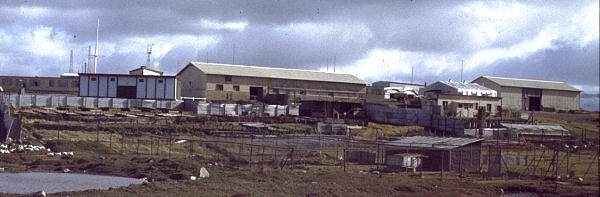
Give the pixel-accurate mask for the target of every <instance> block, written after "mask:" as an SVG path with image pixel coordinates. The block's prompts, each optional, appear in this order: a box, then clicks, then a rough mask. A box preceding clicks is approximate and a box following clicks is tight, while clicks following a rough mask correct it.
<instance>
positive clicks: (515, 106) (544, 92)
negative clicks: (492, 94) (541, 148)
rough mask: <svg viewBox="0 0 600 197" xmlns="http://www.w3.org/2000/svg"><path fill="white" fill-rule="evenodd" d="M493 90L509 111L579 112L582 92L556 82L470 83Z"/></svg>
mask: <svg viewBox="0 0 600 197" xmlns="http://www.w3.org/2000/svg"><path fill="white" fill-rule="evenodd" d="M473 83H477V84H480V85H482V86H485V87H488V88H490V89H493V90H496V91H497V92H498V96H499V97H502V108H503V109H510V110H527V111H541V110H579V109H580V94H581V90H579V89H577V88H575V87H573V86H571V85H569V84H567V83H564V82H558V81H542V80H531V79H515V78H504V77H491V76H481V77H478V78H477V79H475V80H473Z"/></svg>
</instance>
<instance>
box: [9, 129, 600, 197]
mask: <svg viewBox="0 0 600 197" xmlns="http://www.w3.org/2000/svg"><path fill="white" fill-rule="evenodd" d="M44 121H45V120H43V119H35V120H30V121H27V122H28V124H29V125H26V132H25V133H24V139H25V140H24V143H30V144H39V145H44V146H45V147H47V148H50V149H51V150H52V151H53V152H61V151H74V153H75V154H74V156H48V155H47V154H46V153H45V152H39V153H37V152H36V153H31V152H25V153H14V154H6V155H0V166H1V167H4V168H5V170H6V171H8V172H23V171H51V172H63V171H64V170H65V169H68V170H69V171H71V173H88V174H100V175H114V176H124V177H133V178H147V179H148V181H149V182H148V183H145V184H142V185H133V186H129V187H123V188H113V189H109V190H88V191H80V192H63V193H56V194H50V196H501V195H503V194H510V195H515V196H518V195H524V194H523V192H524V193H525V194H526V195H530V196H598V195H599V192H598V190H599V188H598V184H597V181H593V182H589V181H586V182H585V183H578V182H577V181H558V182H557V181H552V180H542V179H540V178H535V177H521V178H516V177H497V178H494V179H491V178H489V177H484V176H482V175H479V174H463V175H459V174H453V173H447V172H445V173H444V174H443V180H442V176H441V175H440V173H439V172H424V173H406V172H402V173H378V172H372V171H373V169H374V168H375V167H374V166H372V165H356V164H348V165H347V168H346V170H345V171H344V168H343V167H342V166H341V165H339V163H337V164H335V162H332V164H328V165H313V164H305V165H297V166H296V168H294V169H290V166H289V165H288V166H284V168H281V166H280V165H279V164H275V163H257V162H254V163H252V162H250V163H248V162H239V161H238V160H239V159H240V158H235V157H234V156H235V153H236V152H237V148H232V149H231V148H230V149H227V148H215V147H213V146H202V147H203V149H202V150H201V149H200V148H197V149H194V152H193V154H192V153H189V152H187V151H188V150H187V149H186V148H185V147H186V146H185V143H183V144H181V145H180V146H179V147H178V148H174V149H173V150H172V152H173V153H172V154H166V145H165V144H164V142H161V143H163V145H162V146H161V147H160V148H156V147H153V146H155V145H153V144H148V143H142V144H141V145H138V146H139V147H135V146H132V145H128V146H126V147H125V151H123V149H121V148H120V146H119V141H118V139H119V138H118V136H119V132H122V131H120V130H119V129H112V127H116V128H120V129H123V128H122V127H121V126H114V125H113V126H111V124H107V125H102V126H103V127H106V128H111V129H107V130H108V131H111V132H115V133H117V134H116V135H114V136H113V134H108V133H107V132H106V131H104V132H103V133H102V134H98V132H95V130H94V129H95V128H98V127H97V125H96V126H94V125H86V124H85V123H84V122H78V121H74V122H73V123H68V122H66V121H61V122H56V123H52V122H44ZM574 121H575V120H573V122H574ZM588 123H589V121H588ZM53 124H56V125H57V126H56V127H55V126H52V125H53ZM64 124H71V125H72V126H70V127H69V128H68V129H69V130H64V131H61V134H60V136H61V137H60V139H61V140H60V141H58V140H57V139H58V138H57V136H55V135H56V134H57V133H58V131H59V130H57V129H58V127H61V128H62V127H64ZM186 124H188V123H186ZM190 124H191V123H190ZM376 126H379V127H383V126H384V125H376ZM142 127H144V128H148V129H140V128H138V129H136V132H125V133H127V135H129V137H131V139H132V140H133V139H135V136H137V137H139V136H148V135H160V134H165V133H161V129H160V128H159V129H150V128H152V127H153V125H152V124H142ZM178 127H181V128H180V130H179V131H185V132H184V133H185V134H186V135H190V136H192V137H198V138H202V137H204V138H206V137H207V136H204V135H212V134H211V133H207V132H194V131H195V129H197V128H198V126H197V125H195V126H194V125H190V126H189V127H190V128H188V127H187V126H186V125H185V124H179V125H178ZM227 127H228V126H227ZM294 127H295V128H296V126H294ZM385 127H387V126H385ZM231 128H234V127H231ZM392 130H395V129H393V128H392ZM398 131H400V130H398ZM172 132H173V131H169V132H168V134H169V135H171V134H173V133H172ZM403 132H405V131H403ZM113 137H114V138H113ZM96 138H99V139H100V140H101V141H104V142H102V143H97V142H96V141H95V140H96ZM107 139H117V140H115V141H114V142H110V144H109V143H108V142H107V141H106V140H107ZM138 140H139V138H138ZM146 140H147V139H146ZM292 142H293V141H292ZM153 148H155V149H154V151H155V152H153V151H152V150H153ZM136 149H139V151H138V150H136ZM157 150H158V151H157ZM232 150H233V151H234V153H233V154H232V153H230V152H231V151H232ZM227 151H230V152H227ZM137 152H139V153H137ZM157 152H158V153H157ZM332 154H333V153H332ZM333 156H335V155H333ZM333 159H335V157H333ZM202 167H205V168H207V170H208V171H209V172H210V177H208V178H204V179H199V180H195V181H192V180H189V177H190V176H193V175H197V174H198V173H199V170H200V168H202ZM594 167H595V166H594ZM0 196H27V195H13V194H11V195H9V194H0Z"/></svg>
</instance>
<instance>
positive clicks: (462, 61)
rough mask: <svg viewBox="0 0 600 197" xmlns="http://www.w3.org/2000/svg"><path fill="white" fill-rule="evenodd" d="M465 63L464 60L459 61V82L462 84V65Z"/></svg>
mask: <svg viewBox="0 0 600 197" xmlns="http://www.w3.org/2000/svg"><path fill="white" fill-rule="evenodd" d="M464 63H465V60H461V61H460V82H461V83H462V82H463V66H464V65H463V64H464Z"/></svg>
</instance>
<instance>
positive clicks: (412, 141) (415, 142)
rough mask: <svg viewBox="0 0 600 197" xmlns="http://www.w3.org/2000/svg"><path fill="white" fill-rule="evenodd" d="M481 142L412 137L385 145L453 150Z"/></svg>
mask: <svg viewBox="0 0 600 197" xmlns="http://www.w3.org/2000/svg"><path fill="white" fill-rule="evenodd" d="M482 140H483V139H477V138H459V137H431V136H412V137H402V138H399V139H398V140H395V141H391V142H388V143H386V145H390V146H399V147H409V148H427V149H454V148H458V147H462V146H466V145H469V144H472V143H475V142H479V141H482Z"/></svg>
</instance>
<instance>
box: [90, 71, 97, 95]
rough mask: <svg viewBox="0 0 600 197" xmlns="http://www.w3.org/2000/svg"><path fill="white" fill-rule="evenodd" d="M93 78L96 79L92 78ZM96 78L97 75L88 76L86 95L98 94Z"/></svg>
mask: <svg viewBox="0 0 600 197" xmlns="http://www.w3.org/2000/svg"><path fill="white" fill-rule="evenodd" d="M94 78H96V80H93V79H94ZM98 80H99V77H98V76H95V75H92V76H90V80H89V81H88V96H98Z"/></svg>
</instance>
